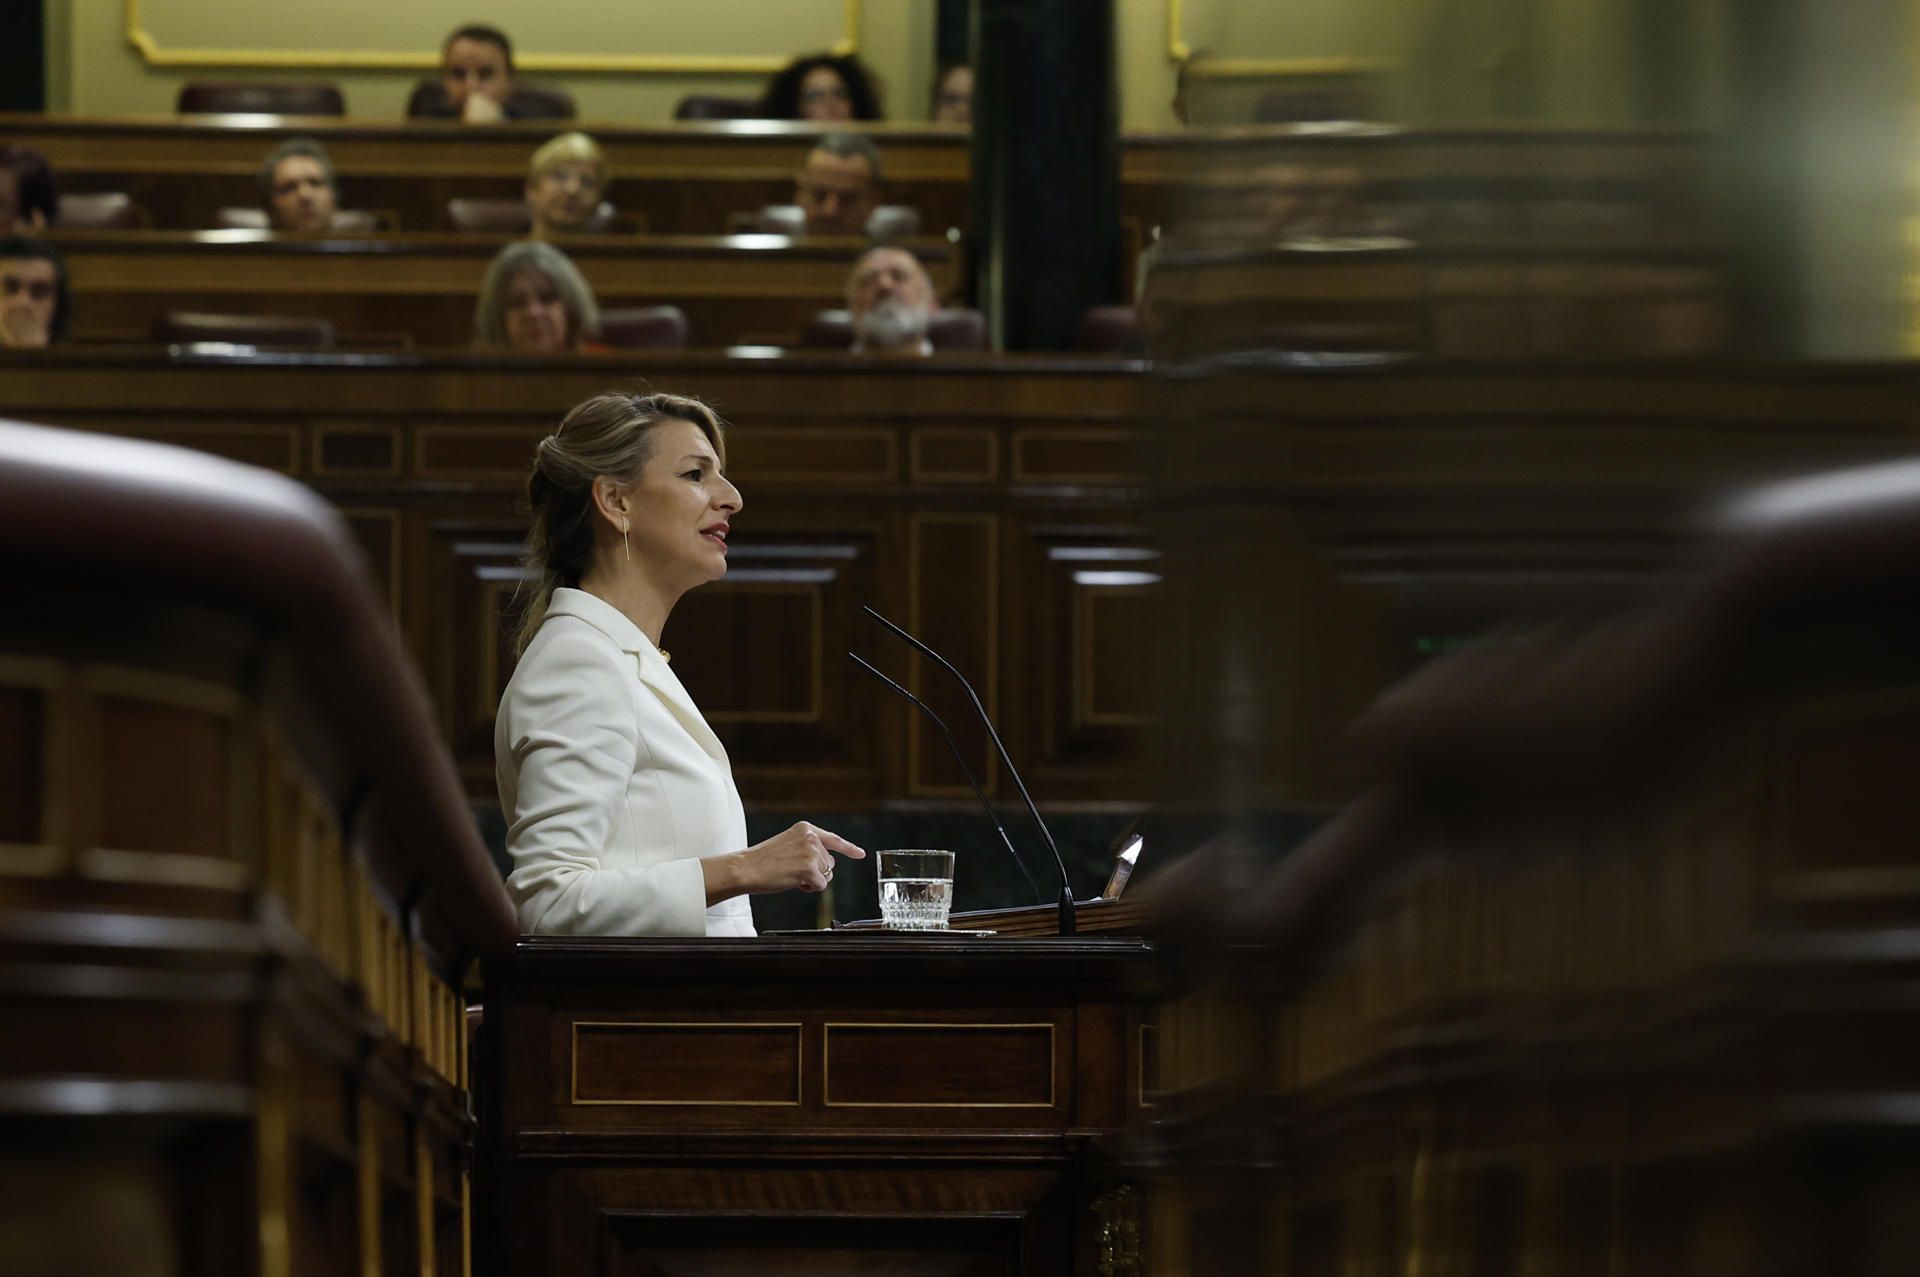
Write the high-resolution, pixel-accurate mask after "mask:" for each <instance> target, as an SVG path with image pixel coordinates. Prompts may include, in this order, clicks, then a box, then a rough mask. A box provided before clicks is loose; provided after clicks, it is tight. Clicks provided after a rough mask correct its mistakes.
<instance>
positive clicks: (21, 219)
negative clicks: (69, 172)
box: [0, 144, 60, 235]
mask: <svg viewBox="0 0 1920 1277" xmlns="http://www.w3.org/2000/svg"><path fill="white" fill-rule="evenodd" d="M59 211H60V200H59V197H58V196H57V195H56V194H55V192H54V188H53V169H52V167H51V166H50V165H48V163H47V157H46V156H44V155H42V154H40V152H38V151H36V150H34V149H33V148H32V147H30V146H12V145H5V144H0V235H31V234H33V233H34V232H35V231H43V230H45V229H46V228H47V227H49V226H51V225H53V220H54V218H55V216H57V215H58V214H59Z"/></svg>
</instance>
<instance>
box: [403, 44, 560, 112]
mask: <svg viewBox="0 0 1920 1277" xmlns="http://www.w3.org/2000/svg"><path fill="white" fill-rule="evenodd" d="M407 115H408V116H409V117H410V118H414V119H432V120H461V121H463V122H465V123H467V124H498V123H499V122H500V121H502V120H538V119H555V118H563V117H564V113H563V112H560V111H559V110H558V108H557V106H556V104H554V103H552V102H550V101H547V100H546V99H543V98H539V97H534V96H532V95H521V94H517V93H515V92H514V72H513V44H512V42H510V41H509V40H508V39H507V37H506V33H505V32H503V31H501V30H500V29H499V28H498V27H489V26H483V25H480V24H478V23H475V24H472V25H469V26H464V27H461V28H460V29H459V30H457V31H455V32H454V33H453V34H452V35H450V36H448V37H447V42H446V44H445V45H444V46H442V48H441V50H440V80H439V83H437V84H423V85H421V86H420V87H419V88H418V89H416V90H414V94H413V97H412V99H411V100H410V101H409V102H408V103H407Z"/></svg>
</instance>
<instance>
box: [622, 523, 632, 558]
mask: <svg viewBox="0 0 1920 1277" xmlns="http://www.w3.org/2000/svg"><path fill="white" fill-rule="evenodd" d="M620 548H621V549H622V550H623V551H625V552H626V556H627V562H629V563H631V562H633V542H631V541H629V540H627V525H626V524H625V523H622V524H621V525H620Z"/></svg>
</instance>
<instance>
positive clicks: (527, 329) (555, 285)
mask: <svg viewBox="0 0 1920 1277" xmlns="http://www.w3.org/2000/svg"><path fill="white" fill-rule="evenodd" d="M599 328H600V306H599V304H598V303H597V302H595V301H594V299H593V289H592V288H590V287H588V285H587V281H586V278H585V277H584V276H582V275H581V274H580V268H579V267H577V266H575V265H574V264H573V262H572V260H571V259H570V258H568V256H567V255H566V254H565V253H563V252H561V251H560V250H559V249H557V248H555V247H554V246H553V245H551V244H543V243H541V242H540V241H539V240H532V239H523V240H519V241H517V242H516V243H512V244H509V245H507V246H506V247H505V248H503V249H501V250H500V253H499V256H497V257H495V258H494V259H493V262H492V264H491V265H489V266H488V267H487V274H486V278H485V279H483V280H482V281H481V283H480V303H479V305H478V306H476V307H475V308H474V312H473V341H474V344H475V345H476V346H479V347H480V348H482V349H483V350H511V351H514V352H516V353H518V354H524V355H562V354H568V353H570V352H573V351H582V350H585V351H594V350H598V349H600V348H599V347H596V346H593V345H590V344H588V341H587V339H588V338H590V337H592V336H593V335H594V334H595V333H596V332H597V331H598V330H599Z"/></svg>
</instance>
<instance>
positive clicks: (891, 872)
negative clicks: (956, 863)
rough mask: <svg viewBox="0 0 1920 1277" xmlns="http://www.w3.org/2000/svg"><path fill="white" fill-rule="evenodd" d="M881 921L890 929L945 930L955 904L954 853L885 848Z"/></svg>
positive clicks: (881, 866) (881, 869)
mask: <svg viewBox="0 0 1920 1277" xmlns="http://www.w3.org/2000/svg"><path fill="white" fill-rule="evenodd" d="M875 854H876V855H877V856H878V872H879V874H880V922H881V925H883V926H885V927H886V928H887V929H888V930H891V931H945V930H946V929H947V911H948V910H949V909H951V908H952V907H953V853H952V852H950V851H929V850H925V849H917V848H916V849H904V850H899V851H882V852H877V853H875Z"/></svg>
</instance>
